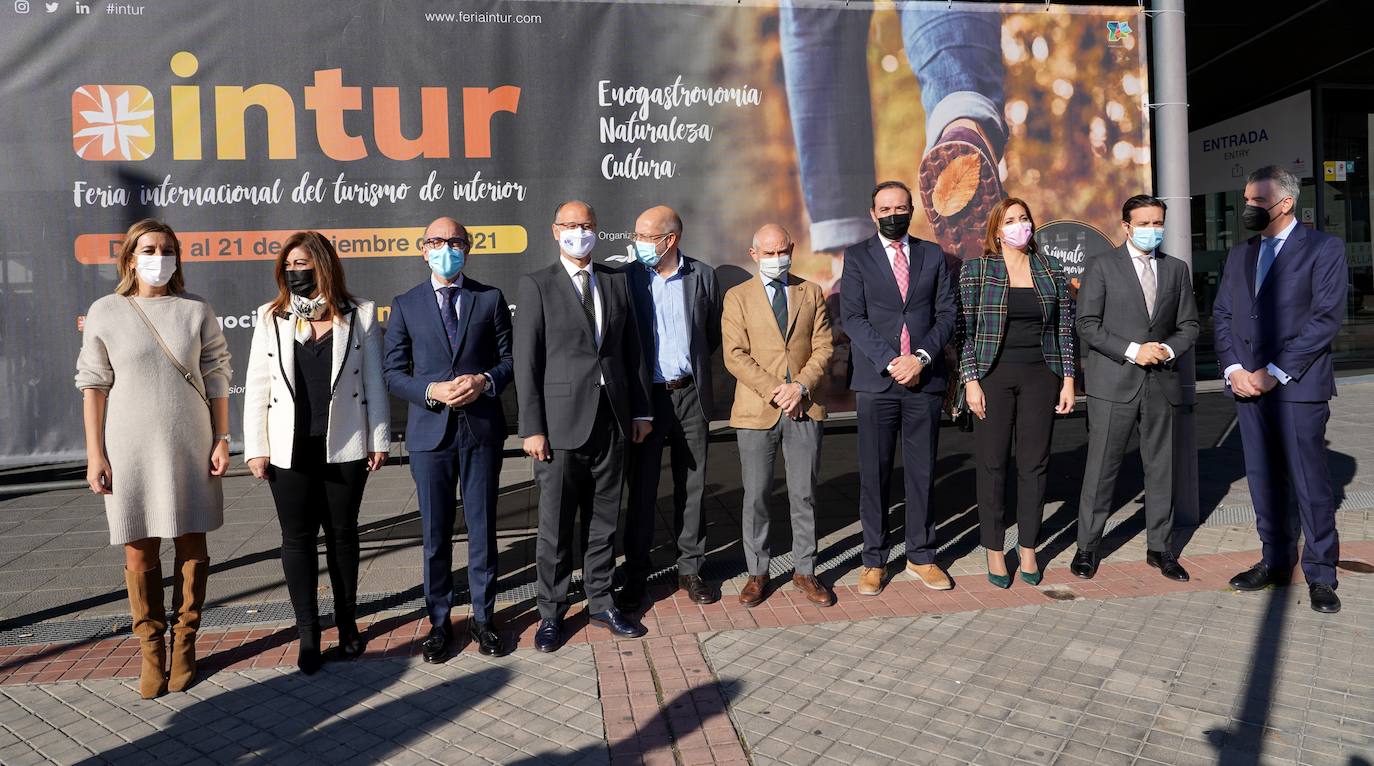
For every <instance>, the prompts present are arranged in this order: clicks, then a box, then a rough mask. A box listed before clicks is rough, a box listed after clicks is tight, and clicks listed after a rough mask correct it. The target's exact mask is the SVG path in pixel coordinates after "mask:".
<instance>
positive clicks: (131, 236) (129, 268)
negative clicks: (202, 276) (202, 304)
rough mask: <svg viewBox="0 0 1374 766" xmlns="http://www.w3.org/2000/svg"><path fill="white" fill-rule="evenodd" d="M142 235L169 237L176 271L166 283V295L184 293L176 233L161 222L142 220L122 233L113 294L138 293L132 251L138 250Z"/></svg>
mask: <svg viewBox="0 0 1374 766" xmlns="http://www.w3.org/2000/svg"><path fill="white" fill-rule="evenodd" d="M144 234H166V235H167V236H168V237H171V239H172V250H173V254H174V255H176V259H177V270H176V271H175V272H174V273H173V274H172V279H171V281H169V282H168V283H167V293H168V294H169V295H177V294H180V293H184V292H186V279H185V277H183V276H182V274H181V242H180V241H179V240H177V233H176V232H175V231H172V227H171V226H168V225H167V224H165V223H163V222H162V221H155V220H153V219H152V218H144V219H143V220H141V221H138V222H136V223H135V224H134V225H133V226H130V227H129V230H128V231H126V232H124V242H123V243H122V244H120V246H119V258H118V259H117V260H116V261H115V267H116V268H118V269H119V284H117V285H115V294H116V295H133V294H134V293H137V292H138V271H137V269H135V268H134V251H135V250H137V249H138V240H139V238H140V237H142V236H143V235H144Z"/></svg>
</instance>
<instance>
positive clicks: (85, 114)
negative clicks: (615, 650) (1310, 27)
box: [0, 0, 1151, 465]
mask: <svg viewBox="0 0 1374 766" xmlns="http://www.w3.org/2000/svg"><path fill="white" fill-rule="evenodd" d="M1142 22H1143V16H1141V15H1140V13H1139V11H1138V9H1136V8H1134V7H1131V8H1121V7H1086V6H1075V7H1066V6H1046V5H1044V4H1039V3H1037V4H1031V5H1010V4H1009V5H1002V6H999V5H996V4H985V3H978V4H972V3H958V2H956V3H949V2H944V1H943V0H942V1H941V2H932V3H896V4H893V3H888V2H882V3H864V2H848V3H843V2H795V3H783V4H778V3H773V2H747V1H746V2H736V0H728V1H727V0H723V1H721V2H520V1H511V2H462V3H458V2H443V1H441V0H424V1H421V0H414V1H411V0H394V1H392V2H373V1H371V0H368V1H364V0H335V1H334V2H329V3H282V2H268V1H267V0H237V1H236V2H215V3H206V2H198V1H196V0H158V2H156V3H151V2H143V3H139V2H108V3H102V2H95V0H62V2H61V3H46V2H43V0H32V2H30V1H29V0H3V4H0V104H3V109H0V465H15V464H26V463H40V462H45V461H53V460H62V459H72V458H79V457H80V456H81V455H82V454H83V438H82V425H81V406H80V394H79V393H78V392H77V391H76V389H75V388H74V387H73V385H72V380H73V374H74V367H75V360H76V356H77V351H78V349H79V347H80V343H81V325H82V317H83V315H84V313H85V311H86V309H87V307H88V306H89V305H90V304H91V302H92V301H94V300H95V299H97V298H98V297H100V296H102V295H105V294H108V293H109V292H111V291H112V290H113V288H114V285H115V283H116V281H117V279H116V271H115V267H114V257H115V255H116V253H117V248H118V244H119V240H120V236H121V233H122V232H123V231H124V230H125V229H126V228H127V227H128V226H129V224H131V223H132V222H134V221H136V220H139V219H141V218H145V217H155V218H158V219H161V220H164V221H166V222H167V223H169V224H170V225H171V226H173V227H174V228H175V229H176V230H177V232H178V234H179V236H180V238H181V244H182V249H183V264H184V269H185V276H186V283H187V287H188V289H189V291H191V292H193V293H195V294H198V295H200V296H202V297H204V298H205V299H206V300H208V301H209V303H210V304H211V305H212V306H213V307H214V309H215V311H216V312H217V314H218V315H219V318H220V321H221V323H222V326H223V328H224V332H225V334H226V336H227V337H228V340H229V345H230V350H231V352H232V353H233V356H234V360H235V363H234V367H235V374H234V382H235V385H234V387H233V389H232V391H233V393H232V395H231V413H232V422H233V423H234V424H235V428H234V431H235V434H234V437H235V438H234V441H235V444H236V445H237V444H238V443H239V437H240V436H241V434H240V433H238V432H239V431H240V430H241V426H240V425H239V423H240V413H241V408H240V406H239V404H240V400H241V398H242V381H243V373H244V368H245V366H246V361H247V355H248V345H249V340H250V338H251V334H252V325H253V313H254V309H255V307H257V306H258V305H260V304H262V303H264V302H266V301H267V300H269V299H270V298H271V297H272V295H273V294H274V290H275V287H274V284H273V278H272V268H273V259H274V258H275V257H276V256H277V253H278V250H279V247H280V243H281V242H282V241H283V240H284V239H285V238H286V237H287V236H288V235H289V234H290V233H291V232H294V231H297V230H301V229H317V230H320V231H322V232H323V233H325V234H326V235H327V236H328V237H330V239H331V240H332V241H333V242H334V243H335V245H336V247H337V248H338V250H339V253H340V255H342V256H343V257H344V263H345V270H346V274H347V278H348V284H349V288H350V289H351V291H352V292H354V293H355V294H357V295H359V296H363V297H366V298H369V299H372V300H375V301H376V302H377V306H378V312H379V315H380V319H382V320H383V321H385V319H386V316H387V313H388V307H389V304H390V302H391V299H392V297H393V296H395V295H397V294H399V293H401V292H403V291H405V290H406V289H408V288H409V287H411V286H413V285H415V284H417V283H419V282H420V281H422V280H424V279H426V275H427V268H426V265H425V262H424V260H423V259H422V256H421V252H420V246H419V240H420V238H421V233H422V231H423V229H424V227H425V225H426V224H427V223H428V222H429V221H431V220H432V219H434V218H436V217H438V216H441V215H450V216H453V217H455V218H457V219H458V220H459V221H461V222H463V223H465V224H466V225H467V227H468V229H469V231H470V232H471V233H472V235H473V245H472V253H471V257H470V258H469V260H468V264H469V265H468V267H467V269H468V272H469V273H470V274H471V275H472V276H474V277H475V278H477V279H479V280H482V281H484V282H487V283H489V284H494V285H496V286H497V287H499V288H501V289H502V290H504V291H505V294H506V297H507V298H508V299H509V300H510V301H514V300H515V293H516V284H517V280H518V278H519V276H520V275H521V274H524V273H526V272H529V271H533V270H535V269H536V268H539V267H542V266H544V265H545V264H547V263H548V262H550V260H551V259H554V258H556V257H557V247H556V243H555V241H554V237H553V234H552V233H551V230H550V226H551V223H552V220H553V213H554V209H555V206H556V205H557V204H558V203H559V202H561V201H563V200H567V199H573V198H576V199H582V200H585V201H587V202H589V203H591V204H592V205H593V206H594V207H595V209H596V212H597V214H598V218H599V223H600V229H601V230H600V232H599V237H600V239H599V243H598V246H597V248H596V250H595V251H594V257H595V258H596V259H597V260H599V261H604V262H607V263H610V264H615V265H631V266H633V264H632V256H630V255H629V252H630V248H629V242H630V233H631V232H632V230H633V226H634V219H635V217H636V216H637V215H638V213H639V212H641V211H642V210H644V209H645V208H647V207H649V206H652V205H657V204H666V205H670V206H672V207H673V208H675V209H676V210H677V211H678V212H679V213H680V214H681V216H682V218H683V220H684V222H685V233H684V236H683V239H682V250H683V252H685V253H687V254H688V255H691V256H694V257H697V258H700V259H702V260H704V261H705V262H707V263H710V264H712V265H714V266H716V267H717V268H718V269H720V271H721V274H722V278H723V281H724V282H725V283H726V284H727V285H729V284H734V283H738V282H740V281H742V280H744V279H747V278H748V277H749V275H751V274H752V273H753V264H752V262H751V261H750V259H749V256H748V249H749V245H750V240H751V237H752V234H753V232H754V231H756V230H757V229H758V228H759V227H760V226H761V225H763V224H765V223H770V222H775V223H780V224H782V225H783V226H785V227H786V228H787V229H788V230H789V231H790V232H791V233H792V235H793V238H794V240H795V241H796V245H797V250H796V256H795V259H794V260H795V262H796V267H795V269H794V270H795V271H796V272H797V273H798V274H799V275H801V276H803V277H806V278H809V279H813V280H815V281H817V282H819V283H821V284H822V285H823V286H825V287H826V288H827V289H828V290H830V291H831V292H832V293H833V292H834V291H835V290H837V289H838V281H839V275H840V273H841V271H842V268H843V259H842V257H841V255H842V252H843V249H844V247H845V246H846V245H849V244H852V243H855V242H858V241H862V240H863V239H864V238H866V237H869V236H871V235H872V234H873V233H874V231H875V227H874V225H873V223H872V221H871V220H870V219H869V215H868V211H869V201H870V198H869V194H870V192H871V189H872V186H873V184H874V183H875V182H876V181H878V180H883V179H889V178H895V179H901V180H904V181H906V182H907V183H909V184H910V185H911V186H912V188H913V190H914V191H915V197H916V200H915V201H916V205H915V207H916V211H915V221H914V223H913V227H912V234H913V235H914V236H919V237H923V238H927V239H934V240H938V241H939V242H940V243H941V244H942V245H943V246H944V247H945V249H946V250H947V251H948V252H949V253H950V254H951V257H952V258H967V257H972V256H976V255H978V254H979V252H980V251H981V245H980V242H981V241H982V239H983V232H984V227H985V225H986V213H987V210H988V209H989V208H990V207H991V205H992V204H994V203H995V202H996V200H997V199H998V198H999V197H1001V196H1003V195H1005V194H1012V195H1015V196H1019V197H1022V198H1024V199H1025V200H1027V202H1028V203H1029V205H1030V206H1031V208H1032V210H1033V213H1034V215H1035V217H1036V219H1037V220H1038V221H1042V222H1048V221H1051V220H1071V221H1079V222H1083V223H1085V224H1088V225H1090V226H1092V227H1095V228H1097V229H1100V230H1102V231H1112V232H1115V231H1117V227H1116V226H1115V225H1114V221H1115V220H1116V217H1117V216H1118V215H1119V213H1118V211H1119V209H1120V205H1121V202H1122V201H1123V200H1124V199H1125V198H1126V197H1127V196H1129V195H1131V194H1135V193H1139V192H1142V191H1149V189H1150V177H1151V176H1150V146H1149V138H1148V136H1149V130H1148V110H1147V108H1146V106H1145V103H1146V101H1147V93H1148V87H1147V79H1146V58H1145V41H1144V39H1143V33H1144V24H1143V23H1142ZM513 310H516V311H518V310H519V309H518V307H513ZM836 319H837V320H838V314H837V315H836ZM837 323H838V322H837ZM838 340H839V341H840V342H841V347H840V348H839V349H838V351H837V354H836V363H835V368H834V370H833V376H834V379H833V380H832V381H830V384H829V385H828V386H827V388H828V392H827V393H826V396H827V397H829V400H830V402H831V403H832V405H839V406H841V407H842V408H843V406H844V405H845V404H846V402H847V401H848V400H847V398H846V396H845V394H846V392H845V380H844V377H845V372H846V369H847V367H846V365H847V352H846V351H845V349H844V347H843V340H844V339H843V337H842V335H841V336H840V337H839V338H838ZM717 374H718V375H722V373H720V372H717ZM726 382H728V381H726ZM718 390H720V391H722V392H723V393H722V396H723V401H728V397H729V395H730V389H729V386H728V385H726V386H721V387H718ZM397 416H398V417H403V414H402V411H400V410H398V411H397ZM148 417H149V418H156V417H157V413H155V412H150V413H148ZM169 427H174V424H169Z"/></svg>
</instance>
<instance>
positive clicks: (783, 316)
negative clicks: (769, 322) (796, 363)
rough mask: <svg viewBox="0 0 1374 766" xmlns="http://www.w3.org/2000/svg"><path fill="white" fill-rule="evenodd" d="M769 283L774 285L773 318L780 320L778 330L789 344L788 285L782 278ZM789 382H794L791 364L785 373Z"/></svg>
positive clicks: (784, 341) (785, 343)
mask: <svg viewBox="0 0 1374 766" xmlns="http://www.w3.org/2000/svg"><path fill="white" fill-rule="evenodd" d="M768 284H770V285H772V286H773V300H772V303H773V318H774V319H775V320H777V322H778V332H779V333H781V334H782V342H783V345H784V346H785V345H787V285H785V284H783V281H782V280H781V279H775V280H773V281H772V282H769V283H768ZM785 377H786V379H787V382H788V383H791V382H792V369H791V365H789V366H788V369H787V373H786V375H785Z"/></svg>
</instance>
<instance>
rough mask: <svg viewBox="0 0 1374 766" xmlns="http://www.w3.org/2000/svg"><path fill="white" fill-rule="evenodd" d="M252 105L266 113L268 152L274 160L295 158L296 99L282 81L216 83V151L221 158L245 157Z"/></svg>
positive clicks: (237, 158)
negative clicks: (248, 85) (246, 84)
mask: <svg viewBox="0 0 1374 766" xmlns="http://www.w3.org/2000/svg"><path fill="white" fill-rule="evenodd" d="M250 106H259V107H262V109H263V111H264V112H266V113H267V156H268V157H269V158H270V159H274V160H291V159H295V158H296V102H294V101H292V100H291V94H290V93H287V92H286V89H285V88H283V87H281V86H280V85H270V84H267V83H263V84H260V85H254V86H253V87H251V88H247V89H244V88H240V87H238V86H237V85H216V86H215V151H216V152H217V153H218V155H219V158H220V159H222V160H242V159H245V158H246V157H247V152H246V151H245V149H244V120H245V112H246V111H247V110H248V107H250Z"/></svg>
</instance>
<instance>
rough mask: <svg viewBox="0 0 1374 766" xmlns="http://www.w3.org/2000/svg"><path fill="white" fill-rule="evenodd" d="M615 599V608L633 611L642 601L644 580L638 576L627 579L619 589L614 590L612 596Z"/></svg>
mask: <svg viewBox="0 0 1374 766" xmlns="http://www.w3.org/2000/svg"><path fill="white" fill-rule="evenodd" d="M612 600H614V601H615V608H616V609H619V610H620V611H622V612H633V611H635V610H636V609H638V608H639V605H640V604H642V603H644V581H643V580H642V579H639V578H635V579H632V580H627V581H626V583H625V585H624V586H623V587H621V589H620V590H618V591H616V592H615V595H614V596H613V597H612Z"/></svg>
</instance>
